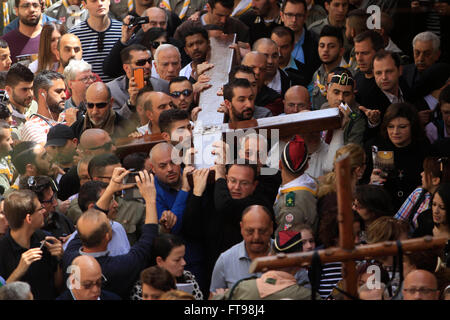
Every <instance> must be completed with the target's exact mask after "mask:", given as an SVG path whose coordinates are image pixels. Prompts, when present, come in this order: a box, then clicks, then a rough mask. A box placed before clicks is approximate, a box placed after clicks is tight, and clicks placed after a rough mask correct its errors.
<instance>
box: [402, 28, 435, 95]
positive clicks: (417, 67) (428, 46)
mask: <svg viewBox="0 0 450 320" xmlns="http://www.w3.org/2000/svg"><path fill="white" fill-rule="evenodd" d="M440 43H441V41H440V39H439V37H438V36H437V35H435V34H434V33H433V32H430V31H425V32H422V33H419V34H418V35H416V36H415V37H414V40H413V53H414V63H411V64H408V65H406V66H404V67H403V77H404V78H405V80H406V82H407V84H408V86H409V87H411V88H413V87H415V86H416V85H417V83H418V81H419V79H420V76H421V74H422V73H423V72H424V71H425V70H427V69H428V68H429V67H431V66H432V65H433V64H435V63H436V62H437V61H438V60H439V57H440V55H441V51H440V50H439V47H440Z"/></svg>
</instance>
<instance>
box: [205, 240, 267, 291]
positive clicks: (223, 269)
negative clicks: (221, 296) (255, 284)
mask: <svg viewBox="0 0 450 320" xmlns="http://www.w3.org/2000/svg"><path fill="white" fill-rule="evenodd" d="M272 242H273V240H272V239H270V243H271V245H272ZM251 263H252V260H251V259H250V258H249V256H248V254H247V250H246V249H245V243H244V241H241V242H239V243H238V244H235V245H234V246H232V247H231V248H230V249H228V250H227V251H225V252H223V253H222V254H221V255H220V256H219V258H218V259H217V261H216V264H215V266H214V270H213V273H212V278H211V286H210V287H209V291H210V292H214V291H216V290H217V289H220V288H223V289H227V288H231V287H233V285H234V284H235V283H236V282H238V281H239V280H241V279H244V278H248V277H251V276H258V277H260V276H261V274H262V273H253V274H250V273H248V269H249V267H250V264H251Z"/></svg>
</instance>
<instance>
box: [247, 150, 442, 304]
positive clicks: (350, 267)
mask: <svg viewBox="0 0 450 320" xmlns="http://www.w3.org/2000/svg"><path fill="white" fill-rule="evenodd" d="M344 157H345V155H344ZM335 172H336V189H337V200H338V223H339V247H333V248H327V249H323V250H318V254H319V257H320V261H321V262H322V263H329V262H338V261H342V262H343V264H342V276H343V280H344V288H343V289H344V291H345V292H347V293H349V294H350V295H352V296H353V297H356V296H357V274H356V267H355V260H363V259H368V258H373V257H381V256H394V255H397V254H398V246H397V243H396V242H394V241H386V242H381V243H375V244H368V245H360V246H356V247H355V245H354V236H353V213H352V199H353V196H352V190H351V188H349V186H351V174H350V161H349V158H348V156H347V157H345V158H343V159H341V160H338V161H337V162H336V166H335ZM447 241H448V239H447V238H445V237H439V238H436V237H431V236H426V237H423V238H417V239H410V240H405V241H401V246H402V250H403V252H414V251H420V250H428V249H437V248H443V247H444V246H445V245H446V243H447ZM313 255H314V252H301V253H290V254H278V255H276V256H267V257H261V258H256V259H255V260H253V261H252V264H251V265H250V270H249V273H254V272H265V271H267V270H270V269H277V268H284V267H289V266H308V265H311V264H312V258H313ZM346 299H349V298H348V297H346Z"/></svg>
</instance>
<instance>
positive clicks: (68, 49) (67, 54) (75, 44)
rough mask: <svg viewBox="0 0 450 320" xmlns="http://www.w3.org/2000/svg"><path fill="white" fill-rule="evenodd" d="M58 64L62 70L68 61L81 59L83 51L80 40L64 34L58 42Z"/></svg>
mask: <svg viewBox="0 0 450 320" xmlns="http://www.w3.org/2000/svg"><path fill="white" fill-rule="evenodd" d="M57 47H58V54H59V63H60V64H61V66H62V67H63V68H65V67H67V65H68V64H69V62H70V60H72V59H75V60H81V59H82V58H83V49H82V47H81V42H80V39H79V38H78V37H77V36H76V35H74V34H72V33H66V34H63V35H62V36H61V38H60V39H59V41H58V45H57Z"/></svg>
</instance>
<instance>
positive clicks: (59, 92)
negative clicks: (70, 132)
mask: <svg viewBox="0 0 450 320" xmlns="http://www.w3.org/2000/svg"><path fill="white" fill-rule="evenodd" d="M33 93H34V98H35V99H36V100H37V103H38V109H37V112H36V113H33V114H32V115H31V116H30V118H29V120H28V121H27V122H26V123H25V124H24V125H23V127H22V128H21V129H20V130H19V139H20V140H21V141H34V142H37V143H40V144H42V145H45V143H46V141H47V133H48V131H49V130H50V128H51V127H53V126H54V125H56V124H57V123H58V122H60V123H62V122H63V121H61V120H62V119H60V113H61V112H62V111H63V110H64V103H65V102H66V84H65V82H64V76H63V75H61V74H60V73H58V72H55V71H50V70H44V71H41V72H39V73H38V74H37V75H36V77H35V79H34V83H33Z"/></svg>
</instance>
